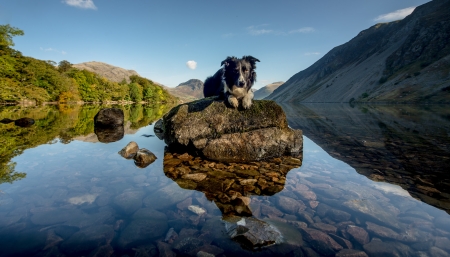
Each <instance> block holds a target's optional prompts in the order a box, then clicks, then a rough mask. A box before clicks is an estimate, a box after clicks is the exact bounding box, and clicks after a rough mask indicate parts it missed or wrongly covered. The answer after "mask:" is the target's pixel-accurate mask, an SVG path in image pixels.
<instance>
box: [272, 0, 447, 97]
mask: <svg viewBox="0 0 450 257" xmlns="http://www.w3.org/2000/svg"><path fill="white" fill-rule="evenodd" d="M268 99H272V100H275V101H278V102H352V101H360V102H404V103H428V102H430V103H450V0H434V1H431V2H428V3H426V4H424V5H421V6H418V7H417V8H416V9H415V10H414V12H413V13H412V14H411V15H409V16H407V17H406V18H404V19H403V20H400V21H394V22H390V23H380V24H376V25H374V26H372V27H370V28H369V29H366V30H364V31H361V32H360V33H359V34H358V35H357V36H356V37H355V38H353V39H352V40H350V41H349V42H347V43H345V44H343V45H340V46H338V47H335V48H334V49H332V50H331V51H330V52H328V53H327V54H326V55H325V56H324V57H322V58H321V59H320V60H318V61H317V62H316V63H314V64H313V65H311V66H310V67H308V68H307V69H305V70H303V71H301V72H299V73H297V74H295V75H294V76H292V77H291V78H290V79H289V80H288V81H286V83H285V84H283V85H282V86H280V87H279V88H278V89H276V90H275V91H274V92H273V93H272V94H271V95H270V96H269V97H268Z"/></svg>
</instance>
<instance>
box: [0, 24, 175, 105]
mask: <svg viewBox="0 0 450 257" xmlns="http://www.w3.org/2000/svg"><path fill="white" fill-rule="evenodd" d="M17 35H23V31H21V30H19V29H17V28H13V27H11V26H9V25H0V102H3V103H5V102H7V103H17V102H20V101H24V100H34V101H36V102H38V103H39V102H49V101H60V102H63V103H67V102H76V101H80V100H82V101H84V102H108V101H124V100H128V101H130V100H131V101H134V102H140V101H145V102H148V103H152V104H154V103H175V102H176V101H177V100H176V98H175V97H173V96H172V95H170V94H169V93H168V92H167V91H166V90H164V89H163V88H162V87H161V86H159V85H156V84H154V83H153V81H151V80H149V79H146V78H142V77H139V76H137V75H133V76H131V77H130V79H131V83H130V84H127V82H126V80H123V81H122V82H120V83H117V82H112V81H109V80H107V79H106V78H103V77H101V76H99V75H97V74H96V73H93V72H90V71H87V70H78V69H75V68H73V67H72V64H71V63H70V62H68V61H66V60H63V61H61V62H59V64H58V66H55V64H56V63H55V62H53V61H41V60H36V59H34V58H31V57H24V56H22V55H21V54H20V53H19V52H17V51H15V50H13V49H11V48H10V46H13V45H14V43H13V41H12V37H13V36H17Z"/></svg>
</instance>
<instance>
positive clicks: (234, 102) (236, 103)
mask: <svg viewBox="0 0 450 257" xmlns="http://www.w3.org/2000/svg"><path fill="white" fill-rule="evenodd" d="M228 102H229V103H230V105H231V106H233V107H234V108H238V106H239V101H238V99H237V98H236V97H228Z"/></svg>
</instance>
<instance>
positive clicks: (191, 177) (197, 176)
mask: <svg viewBox="0 0 450 257" xmlns="http://www.w3.org/2000/svg"><path fill="white" fill-rule="evenodd" d="M206 177H207V175H206V174H204V173H194V174H184V175H183V176H181V178H183V179H189V180H193V181H195V182H200V181H202V180H204V179H205V178H206Z"/></svg>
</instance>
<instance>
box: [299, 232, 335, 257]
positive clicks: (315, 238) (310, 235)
mask: <svg viewBox="0 0 450 257" xmlns="http://www.w3.org/2000/svg"><path fill="white" fill-rule="evenodd" d="M300 232H301V233H302V235H303V237H304V239H305V240H306V241H307V242H308V243H310V245H311V246H312V247H313V248H314V250H316V251H317V252H318V253H320V254H322V255H325V256H333V255H334V254H335V253H336V252H338V251H340V250H342V249H343V247H342V246H341V245H340V244H338V243H337V242H336V241H334V240H333V239H332V238H331V237H329V236H328V235H327V234H325V233H323V232H322V231H319V230H316V229H310V228H303V229H300Z"/></svg>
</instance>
